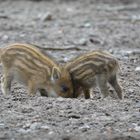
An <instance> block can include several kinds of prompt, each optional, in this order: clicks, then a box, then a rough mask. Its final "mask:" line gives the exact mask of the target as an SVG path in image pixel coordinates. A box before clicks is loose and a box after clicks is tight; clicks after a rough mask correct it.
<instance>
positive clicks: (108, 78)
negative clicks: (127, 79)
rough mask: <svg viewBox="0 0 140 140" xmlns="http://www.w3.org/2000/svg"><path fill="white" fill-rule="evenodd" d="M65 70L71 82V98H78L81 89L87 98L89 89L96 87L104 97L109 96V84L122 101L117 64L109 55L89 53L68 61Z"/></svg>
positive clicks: (103, 52) (101, 52)
mask: <svg viewBox="0 0 140 140" xmlns="http://www.w3.org/2000/svg"><path fill="white" fill-rule="evenodd" d="M65 68H66V69H67V70H68V71H69V72H70V74H71V77H72V80H73V86H74V92H75V93H74V94H73V96H75V97H78V96H79V94H80V92H81V89H82V90H83V91H84V94H85V98H89V97H90V95H89V89H90V88H91V87H93V86H95V85H98V86H99V88H100V91H101V93H102V94H103V96H104V97H106V96H108V94H109V91H108V88H107V82H109V83H110V84H111V85H112V87H113V88H114V89H115V90H116V92H117V94H118V97H119V98H120V99H122V90H121V87H120V85H119V83H118V81H117V71H118V70H119V69H120V67H119V63H118V61H117V59H116V58H114V56H113V55H111V54H110V53H108V52H105V51H101V50H96V51H93V52H89V53H86V54H84V55H81V56H79V57H76V58H74V59H73V60H71V61H69V62H68V63H67V64H66V65H65ZM78 92H79V93H78Z"/></svg>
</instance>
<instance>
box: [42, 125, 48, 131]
mask: <svg viewBox="0 0 140 140" xmlns="http://www.w3.org/2000/svg"><path fill="white" fill-rule="evenodd" d="M40 128H41V129H45V130H49V129H50V128H49V127H48V126H47V125H44V126H41V127H40Z"/></svg>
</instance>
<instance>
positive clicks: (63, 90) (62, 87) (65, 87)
mask: <svg viewBox="0 0 140 140" xmlns="http://www.w3.org/2000/svg"><path fill="white" fill-rule="evenodd" d="M61 90H62V92H67V91H68V90H69V88H68V87H67V86H65V85H62V86H61Z"/></svg>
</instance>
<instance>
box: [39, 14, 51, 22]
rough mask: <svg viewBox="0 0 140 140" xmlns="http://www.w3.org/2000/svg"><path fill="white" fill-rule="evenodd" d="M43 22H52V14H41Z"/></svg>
mask: <svg viewBox="0 0 140 140" xmlns="http://www.w3.org/2000/svg"><path fill="white" fill-rule="evenodd" d="M38 17H39V18H40V19H41V20H42V21H49V20H52V14H51V13H50V12H47V13H45V14H40V15H39V16H38Z"/></svg>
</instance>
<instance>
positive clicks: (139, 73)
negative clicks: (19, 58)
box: [0, 0, 140, 140]
mask: <svg viewBox="0 0 140 140" xmlns="http://www.w3.org/2000/svg"><path fill="white" fill-rule="evenodd" d="M0 40H1V41H0V46H1V47H4V46H6V45H8V44H11V43H14V42H20V43H25V42H26V43H32V44H36V45H39V46H41V47H42V48H44V49H45V50H46V51H47V52H49V53H50V54H51V55H52V56H54V57H55V58H56V59H57V61H60V62H66V61H68V60H70V59H71V58H73V57H75V56H77V55H79V54H81V53H84V52H87V51H90V50H95V49H102V50H107V51H109V52H111V53H112V54H113V55H114V56H116V58H118V60H119V62H120V66H121V72H120V73H119V81H120V84H121V86H122V87H123V94H124V100H121V101H120V100H118V99H116V98H115V97H107V98H105V99H100V96H101V95H100V93H99V91H98V89H94V90H93V91H92V92H91V94H92V98H91V99H88V100H86V99H84V97H79V98H77V99H65V98H61V97H60V98H56V99H55V98H47V97H41V96H40V95H39V94H37V95H36V96H35V97H29V96H28V95H27V91H26V87H22V86H21V85H19V84H18V83H16V82H14V83H13V86H12V91H11V94H10V95H8V96H6V97H4V96H3V95H2V93H1V91H0V139H6V140H32V139H33V140H43V139H44V140H140V46H139V44H140V2H139V0H133V1H132V0H75V1H74V0H67V1H66V0H46V1H45V0H44V1H41V0H40V1H37V0H32V1H29V0H19V1H16V0H13V1H10V0H5V1H0ZM0 73H2V68H0ZM1 75H2V74H1ZM110 92H114V91H112V89H110Z"/></svg>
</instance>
